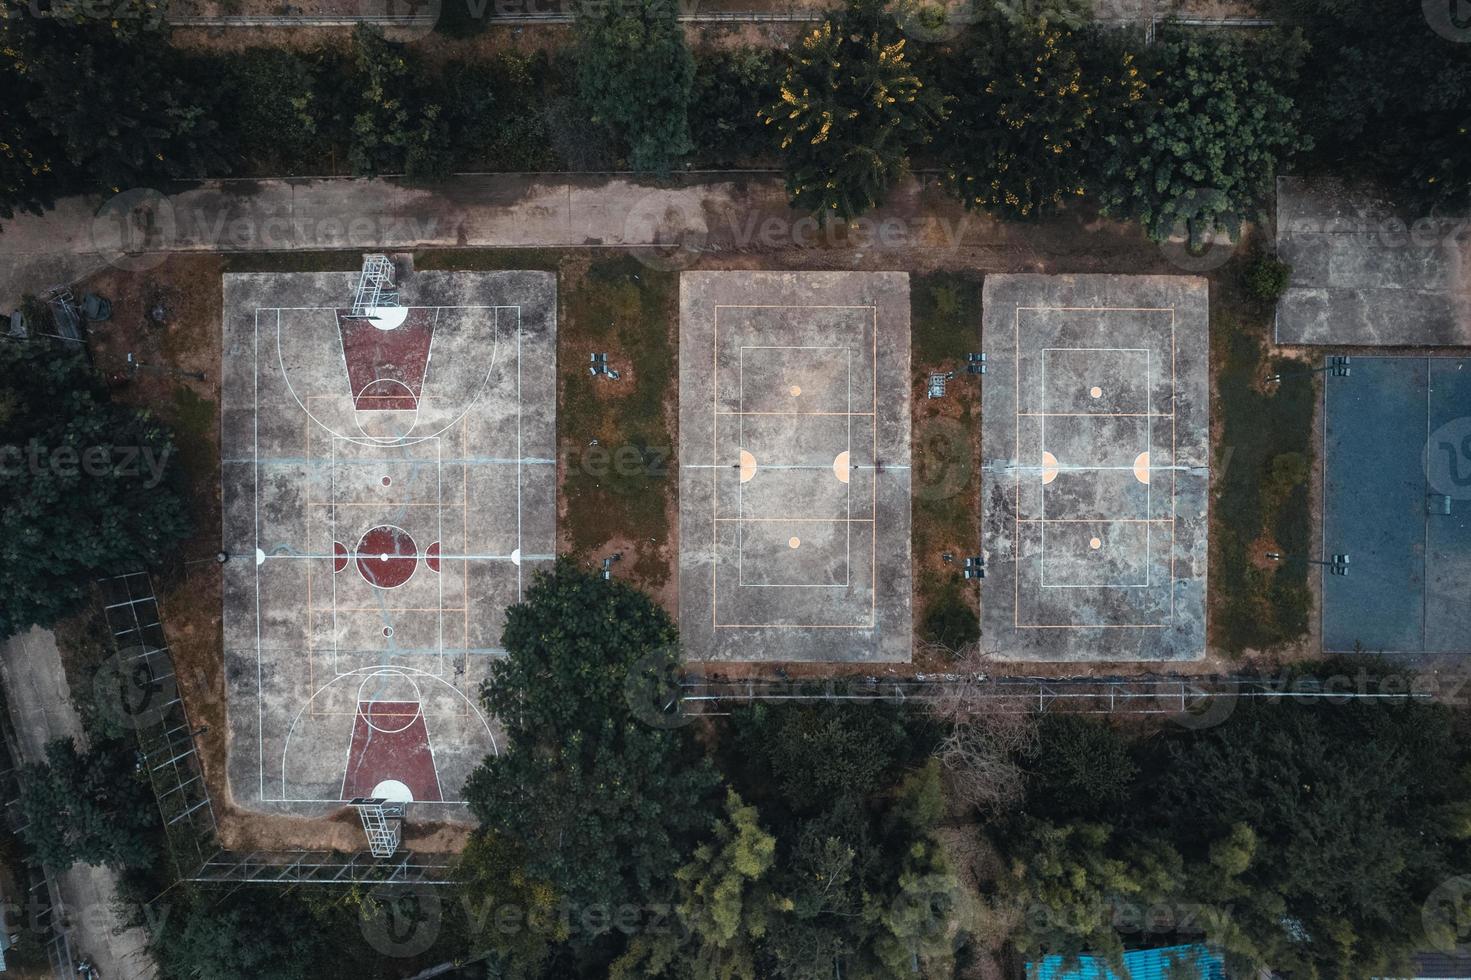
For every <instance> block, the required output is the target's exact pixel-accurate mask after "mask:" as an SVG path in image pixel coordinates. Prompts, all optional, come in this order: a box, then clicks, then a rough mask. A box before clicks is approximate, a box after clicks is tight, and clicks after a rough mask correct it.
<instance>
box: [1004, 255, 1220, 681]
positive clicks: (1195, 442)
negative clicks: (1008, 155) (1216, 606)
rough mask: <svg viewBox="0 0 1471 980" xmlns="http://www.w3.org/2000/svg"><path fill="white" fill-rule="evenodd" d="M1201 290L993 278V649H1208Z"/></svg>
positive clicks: (1168, 652)
mask: <svg viewBox="0 0 1471 980" xmlns="http://www.w3.org/2000/svg"><path fill="white" fill-rule="evenodd" d="M1206 289H1207V287H1206V282H1205V280H1203V279H1196V278H1190V277H1177V276H1039V275H1000V276H987V277H986V281H985V287H984V294H983V314H982V319H983V328H982V344H983V349H984V351H985V352H986V356H987V365H988V369H989V370H988V374H987V375H986V379H985V382H984V385H983V389H982V391H983V394H982V418H983V423H982V443H981V448H982V461H983V472H982V491H981V493H982V496H981V510H982V546H983V550H984V555H983V557H984V559H985V566H986V567H985V571H986V576H985V579H984V580H983V581H982V583H981V643H982V647H983V649H985V650H986V651H987V652H990V653H992V654H993V655H995V656H997V657H1000V658H1002V659H1014V660H1032V661H1068V660H1079V661H1081V660H1090V661H1108V660H1120V661H1123V660H1131V661H1132V660H1138V661H1154V660H1189V659H1197V658H1200V657H1202V656H1204V654H1205V576H1206V547H1207V521H1206V508H1207V499H1208V491H1209V470H1208V465H1209V458H1210V457H1209V446H1208V435H1209V400H1208V378H1207V361H1206V358H1207V350H1208V338H1207V325H1208V324H1207V319H1208V317H1207V291H1206Z"/></svg>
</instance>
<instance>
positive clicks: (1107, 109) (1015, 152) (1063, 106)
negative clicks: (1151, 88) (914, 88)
mask: <svg viewBox="0 0 1471 980" xmlns="http://www.w3.org/2000/svg"><path fill="white" fill-rule="evenodd" d="M1115 47H1116V46H1115V45H1110V44H1098V45H1097V48H1098V50H1099V52H1100V53H1101V54H1102V55H1103V58H1099V57H1097V56H1095V57H1094V59H1092V61H1090V60H1089V59H1088V58H1086V57H1085V52H1086V50H1087V47H1086V46H1085V45H1084V44H1080V43H1079V42H1078V40H1077V39H1076V38H1074V36H1073V35H1072V34H1071V33H1070V32H1068V31H1064V30H1059V29H1057V28H1055V27H1050V26H1047V25H1045V24H1039V23H1035V22H1022V23H1017V22H1015V21H1012V20H1009V19H1007V18H1005V17H1001V16H999V15H995V16H989V17H986V18H985V19H984V20H982V22H981V23H980V24H978V25H977V26H976V28H975V29H974V30H972V31H971V33H970V34H969V36H968V37H967V38H966V39H965V43H964V44H963V45H962V46H961V50H960V52H959V53H958V54H957V55H956V56H955V57H954V58H952V59H948V60H947V61H945V62H943V63H942V64H943V66H944V69H945V70H946V71H947V77H946V84H945V88H946V90H947V91H949V92H952V93H953V94H954V96H955V104H954V106H953V107H952V109H951V111H950V114H949V116H948V117H947V119H946V121H945V124H944V125H943V127H942V128H941V131H940V135H939V136H938V137H937V139H936V153H937V155H938V156H939V157H940V158H941V159H942V160H943V161H944V162H945V165H946V173H945V176H946V180H947V182H948V184H949V186H950V190H951V191H952V193H954V194H955V195H956V196H957V197H959V198H960V200H961V201H962V202H963V203H964V204H965V205H966V206H967V207H972V208H981V209H984V210H987V211H991V212H993V213H995V214H997V215H998V216H1000V217H1004V218H1017V219H1021V218H1037V217H1042V216H1044V215H1046V214H1048V213H1049V212H1051V211H1053V210H1055V209H1057V208H1058V207H1059V206H1060V205H1062V204H1063V203H1064V202H1065V201H1069V200H1077V199H1079V198H1081V197H1083V196H1084V195H1085V194H1086V193H1088V192H1089V191H1090V190H1094V189H1095V188H1094V181H1093V179H1092V177H1093V174H1094V170H1095V167H1096V164H1097V161H1096V159H1095V157H1096V156H1097V151H1096V148H1095V146H1094V144H1098V143H1101V142H1102V140H1103V134H1104V133H1106V132H1108V131H1109V130H1110V129H1112V128H1114V127H1116V126H1118V125H1119V124H1120V120H1121V118H1122V114H1123V113H1124V112H1126V111H1128V110H1130V109H1133V108H1134V103H1135V102H1137V101H1139V100H1140V99H1141V98H1143V95H1144V90H1145V85H1144V82H1143V81H1142V80H1141V78H1140V73H1139V69H1138V67H1137V66H1136V65H1135V64H1134V58H1133V55H1131V54H1128V53H1127V52H1123V51H1115ZM1109 54H1113V55H1114V61H1113V62H1112V63H1108V62H1106V61H1104V63H1102V64H1095V63H1093V62H1097V61H1103V59H1104V58H1106V57H1107V56H1108V55H1109ZM1090 150H1091V151H1093V154H1092V155H1091V156H1090Z"/></svg>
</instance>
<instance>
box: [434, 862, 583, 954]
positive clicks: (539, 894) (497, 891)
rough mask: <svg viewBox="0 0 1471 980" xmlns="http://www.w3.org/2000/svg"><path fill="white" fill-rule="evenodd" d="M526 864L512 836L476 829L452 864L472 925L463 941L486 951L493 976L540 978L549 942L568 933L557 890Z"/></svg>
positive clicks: (477, 950)
mask: <svg viewBox="0 0 1471 980" xmlns="http://www.w3.org/2000/svg"><path fill="white" fill-rule="evenodd" d="M526 864H527V862H526V852H525V849H524V848H523V847H521V846H520V845H519V844H518V843H516V842H515V841H512V840H510V839H508V838H506V837H502V836H499V835H496V834H487V833H478V834H476V835H475V836H474V837H472V838H471V839H470V843H469V844H467V845H466V846H465V850H464V851H463V852H461V854H460V859H459V864H458V866H457V868H456V875H455V878H456V880H457V881H458V882H459V884H458V891H459V893H460V898H461V904H462V907H463V908H464V909H465V911H466V913H467V918H468V920H469V925H470V926H471V928H470V929H469V935H468V936H467V937H465V938H466V944H467V946H468V948H469V949H470V950H471V952H472V953H473V954H483V955H485V956H486V960H487V963H489V964H490V965H491V966H492V967H493V968H494V972H493V974H492V975H493V976H494V977H496V980H536V978H538V977H541V976H542V975H543V970H544V967H545V966H546V963H547V961H548V960H549V959H550V957H551V954H552V950H553V948H554V946H555V945H556V944H557V943H561V942H565V941H566V940H567V938H568V936H569V935H570V928H569V924H568V920H567V919H564V918H563V917H562V916H561V915H560V910H559V908H558V896H557V892H556V889H555V888H553V887H552V886H551V885H550V884H549V883H548V882H546V881H541V880H538V879H536V878H533V877H532V876H531V875H530V874H528V873H527V871H526ZM451 921H452V922H454V921H458V920H457V919H451Z"/></svg>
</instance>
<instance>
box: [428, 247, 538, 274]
mask: <svg viewBox="0 0 1471 980" xmlns="http://www.w3.org/2000/svg"><path fill="white" fill-rule="evenodd" d="M562 254H563V253H562V252H560V251H558V250H557V249H552V248H452V249H427V250H425V251H423V252H415V253H414V269H415V270H422V271H436V272H484V271H486V270H487V269H518V270H528V269H529V270H534V271H538V272H556V271H558V270H559V269H560V268H561V266H562Z"/></svg>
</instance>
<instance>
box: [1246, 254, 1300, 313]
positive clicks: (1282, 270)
mask: <svg viewBox="0 0 1471 980" xmlns="http://www.w3.org/2000/svg"><path fill="white" fill-rule="evenodd" d="M1291 276H1292V266H1290V265H1288V264H1287V263H1286V262H1283V261H1282V260H1281V259H1279V258H1276V257H1275V256H1271V255H1258V256H1256V257H1255V258H1254V259H1252V260H1251V263H1250V264H1249V265H1247V267H1246V291H1247V292H1249V293H1251V295H1253V296H1255V297H1256V298H1257V299H1259V300H1261V301H1262V302H1264V303H1275V302H1277V299H1278V297H1280V296H1281V295H1282V294H1283V293H1284V292H1286V290H1287V281H1288V279H1290V278H1291Z"/></svg>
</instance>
